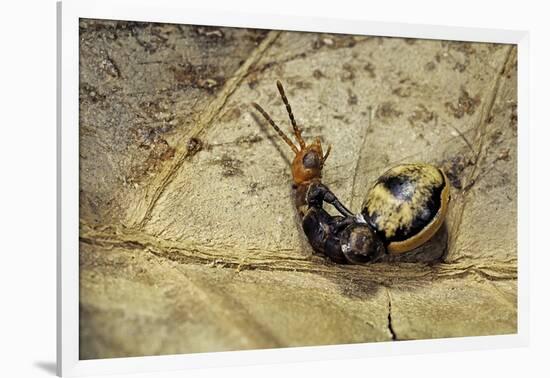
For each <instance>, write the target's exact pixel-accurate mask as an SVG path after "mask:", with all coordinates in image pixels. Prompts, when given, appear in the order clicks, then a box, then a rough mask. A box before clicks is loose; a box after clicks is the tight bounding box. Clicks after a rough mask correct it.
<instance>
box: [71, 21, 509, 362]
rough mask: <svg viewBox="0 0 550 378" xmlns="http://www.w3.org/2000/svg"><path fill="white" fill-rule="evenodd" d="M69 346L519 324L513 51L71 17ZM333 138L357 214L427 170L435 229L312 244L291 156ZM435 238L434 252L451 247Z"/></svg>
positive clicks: (200, 344)
mask: <svg viewBox="0 0 550 378" xmlns="http://www.w3.org/2000/svg"><path fill="white" fill-rule="evenodd" d="M80 31H81V36H80V40H81V53H80V54H81V62H80V69H81V83H80V85H81V89H80V135H81V139H80V140H81V144H80V157H81V161H80V164H81V176H80V183H81V187H80V200H81V203H80V214H81V238H80V241H81V243H80V247H81V249H80V277H81V281H80V320H81V323H80V331H81V332H80V338H81V339H80V356H81V358H83V359H88V358H105V357H119V356H142V355H153V354H172V353H193V352H207V351H222V350H238V349H254V348H273V347H285V346H299V345H320V344H338V343H356V342H374V341H386V340H392V339H393V340H404V339H424V338H440V337H456V336H471V335H494V334H506V333H515V332H516V330H517V306H516V303H517V286H516V278H517V264H516V262H517V260H516V259H517V251H516V235H517V234H516V219H517V218H516V198H517V194H516V192H517V181H516V175H517V159H516V152H517V145H516V140H517V129H516V127H517V125H516V102H517V94H516V85H517V75H516V71H517V51H516V49H515V47H513V46H509V45H498V44H480V43H462V42H447V41H428V40H405V39H399V38H379V37H365V36H357V37H354V36H330V35H319V34H313V33H288V32H276V31H272V32H267V31H254V30H244V29H229V28H223V29H220V28H205V27H189V26H178V25H160V24H147V23H129V22H113V21H95V20H83V21H82V22H81V29H80ZM277 79H279V80H281V81H282V82H283V83H284V85H285V89H286V92H287V96H288V97H289V100H290V102H291V104H292V107H293V109H294V113H295V115H296V118H297V120H298V123H299V124H300V125H302V126H303V128H304V134H303V135H304V138H305V139H306V140H312V138H313V137H315V136H320V137H321V138H322V140H323V142H324V143H325V145H326V144H328V143H331V144H332V145H333V150H332V153H331V156H330V158H329V159H328V161H327V163H326V166H325V170H324V180H325V182H326V183H327V184H328V185H329V186H330V187H331V189H332V190H333V191H334V192H335V193H336V194H337V195H338V196H339V198H340V199H341V201H342V202H343V203H345V204H347V205H348V206H350V207H351V208H352V210H353V211H355V212H358V211H359V210H360V206H361V203H362V202H363V199H364V194H365V192H366V189H367V188H368V186H369V185H370V184H371V183H372V182H373V181H374V180H375V179H376V178H377V177H378V176H379V175H380V174H382V173H383V172H384V171H385V170H387V169H388V168H390V167H391V166H392V165H395V164H398V163H404V162H426V163H430V164H435V165H438V166H441V167H442V168H443V169H444V170H445V172H446V174H447V175H448V177H449V179H450V181H451V183H452V190H451V195H452V197H453V200H452V202H451V205H450V211H449V215H448V218H447V224H446V227H445V228H444V229H442V230H441V232H439V233H438V234H437V235H436V237H435V241H434V242H431V243H429V244H428V245H426V246H424V247H423V248H421V249H420V250H418V251H415V252H413V253H410V254H405V255H403V256H399V257H392V258H389V259H387V261H385V262H383V263H379V264H373V265H369V266H343V265H336V264H332V263H330V262H328V261H326V260H325V259H324V258H322V257H320V256H312V252H311V248H310V247H309V246H308V244H307V242H306V240H305V238H304V236H303V235H302V231H301V229H300V225H299V222H298V220H297V219H296V215H295V209H294V208H293V200H292V197H291V195H292V190H291V187H290V185H291V177H290V169H289V166H288V164H289V161H290V159H291V151H290V149H289V148H288V146H286V145H285V144H284V143H282V141H281V140H279V139H278V137H277V136H276V134H275V133H274V131H273V130H271V129H270V128H269V127H268V126H267V125H266V123H265V122H264V121H263V119H261V117H258V116H257V114H255V113H253V110H252V109H251V107H250V105H249V104H250V102H251V101H256V102H258V103H259V104H261V105H262V106H263V107H264V108H265V109H266V110H267V111H268V112H269V113H270V114H271V115H272V117H273V118H274V119H275V121H276V122H278V123H279V124H280V126H281V127H282V128H283V129H285V130H287V131H288V130H290V126H289V122H288V119H287V116H286V113H285V109H284V106H283V105H282V101H281V100H280V98H279V97H278V93H277V90H276V87H275V81H276V80H277ZM446 246H447V247H448V248H446Z"/></svg>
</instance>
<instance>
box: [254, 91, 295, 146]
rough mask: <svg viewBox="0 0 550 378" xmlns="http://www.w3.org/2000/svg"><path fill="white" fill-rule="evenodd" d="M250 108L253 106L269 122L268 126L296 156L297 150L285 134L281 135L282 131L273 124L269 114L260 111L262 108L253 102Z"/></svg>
mask: <svg viewBox="0 0 550 378" xmlns="http://www.w3.org/2000/svg"><path fill="white" fill-rule="evenodd" d="M252 106H254V107H255V108H256V110H257V111H259V112H260V113H261V114H262V115H263V116H264V118H265V119H266V120H267V122H269V124H270V125H271V126H272V127H273V128H274V129H275V131H277V134H279V136H280V137H281V138H283V140H284V141H285V142H286V144H288V145H289V146H290V148H292V151H294V153H295V154H298V152H299V151H298V148H296V146H295V145H294V143H292V141H291V140H290V139H289V137H287V136H286V134H285V133H283V131H282V130H281V129H280V128H279V126H277V125H276V124H275V122H274V121H273V120H272V119H271V117H270V116H269V114H267V112H266V111H265V110H263V109H262V107H261V106H260V105H258V104H256V103H255V102H253V103H252Z"/></svg>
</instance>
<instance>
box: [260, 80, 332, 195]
mask: <svg viewBox="0 0 550 378" xmlns="http://www.w3.org/2000/svg"><path fill="white" fill-rule="evenodd" d="M277 88H278V89H279V93H280V94H281V98H282V99H283V102H284V104H285V106H286V110H287V112H288V116H289V118H290V122H291V123H292V128H293V129H294V136H295V137H296V139H297V140H298V144H299V146H300V148H298V147H296V146H295V145H294V143H292V141H291V140H290V138H289V137H287V136H286V134H285V133H283V132H282V131H281V129H280V128H279V126H277V125H276V124H275V122H274V121H273V120H272V119H271V117H270V116H269V114H267V112H266V111H265V110H263V109H262V107H261V106H260V105H258V104H256V103H255V102H253V103H252V105H253V106H254V107H255V108H256V110H258V111H259V112H260V114H261V115H262V116H263V117H264V118H265V119H266V120H267V121H268V122H269V123H270V125H271V126H272V127H273V128H274V129H275V131H277V133H278V134H279V136H280V137H281V138H282V139H283V140H284V141H285V142H286V144H288V145H289V146H290V148H291V149H292V151H294V154H295V156H294V160H293V161H292V178H293V180H294V184H296V185H302V184H307V183H309V182H310V181H312V180H314V179H320V178H321V172H322V170H323V166H324V164H325V161H326V160H327V158H328V155H329V153H330V149H331V146H330V145H329V146H328V149H327V152H326V154H325V155H323V147H322V146H321V140H320V139H319V138H315V140H314V141H313V143H311V144H309V145H306V143H305V141H304V139H303V138H302V130H300V128H299V127H298V125H297V124H296V120H295V119H294V114H293V113H292V109H291V107H290V104H289V103H288V99H287V98H286V95H285V91H284V89H283V85H282V84H281V82H280V81H277Z"/></svg>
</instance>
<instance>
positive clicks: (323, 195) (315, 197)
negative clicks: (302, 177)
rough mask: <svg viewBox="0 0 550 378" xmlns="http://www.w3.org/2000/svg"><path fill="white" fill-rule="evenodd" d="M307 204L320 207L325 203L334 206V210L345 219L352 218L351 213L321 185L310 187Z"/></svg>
mask: <svg viewBox="0 0 550 378" xmlns="http://www.w3.org/2000/svg"><path fill="white" fill-rule="evenodd" d="M307 202H308V205H310V206H317V207H319V206H321V207H322V202H326V203H329V204H331V205H332V206H334V208H335V209H336V210H338V211H339V212H340V214H342V215H343V216H345V217H353V216H354V215H353V213H352V212H351V211H349V210H348V209H347V208H346V207H345V206H344V205H343V204H342V202H340V200H339V199H338V198H337V197H336V196H335V195H334V193H332V192H331V191H330V189H329V188H328V187H327V186H326V185H323V184H320V183H319V184H313V185H311V187H310V189H309V191H308V193H307Z"/></svg>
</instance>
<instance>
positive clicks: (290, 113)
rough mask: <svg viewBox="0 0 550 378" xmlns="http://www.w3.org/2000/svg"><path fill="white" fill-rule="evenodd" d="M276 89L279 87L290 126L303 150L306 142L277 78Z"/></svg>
mask: <svg viewBox="0 0 550 378" xmlns="http://www.w3.org/2000/svg"><path fill="white" fill-rule="evenodd" d="M277 89H279V93H280V94H281V98H282V99H283V102H284V103H285V106H286V111H287V112H288V117H289V118H290V123H292V128H293V129H294V135H296V139H298V143H299V144H300V148H301V149H302V150H303V149H304V148H305V147H306V142H304V139H303V138H302V130H300V128H299V127H298V125H297V124H296V120H295V119H294V114H292V108H291V107H290V104H289V103H288V99H287V98H286V95H285V90H284V89H283V84H281V82H280V81H279V80H277Z"/></svg>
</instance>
